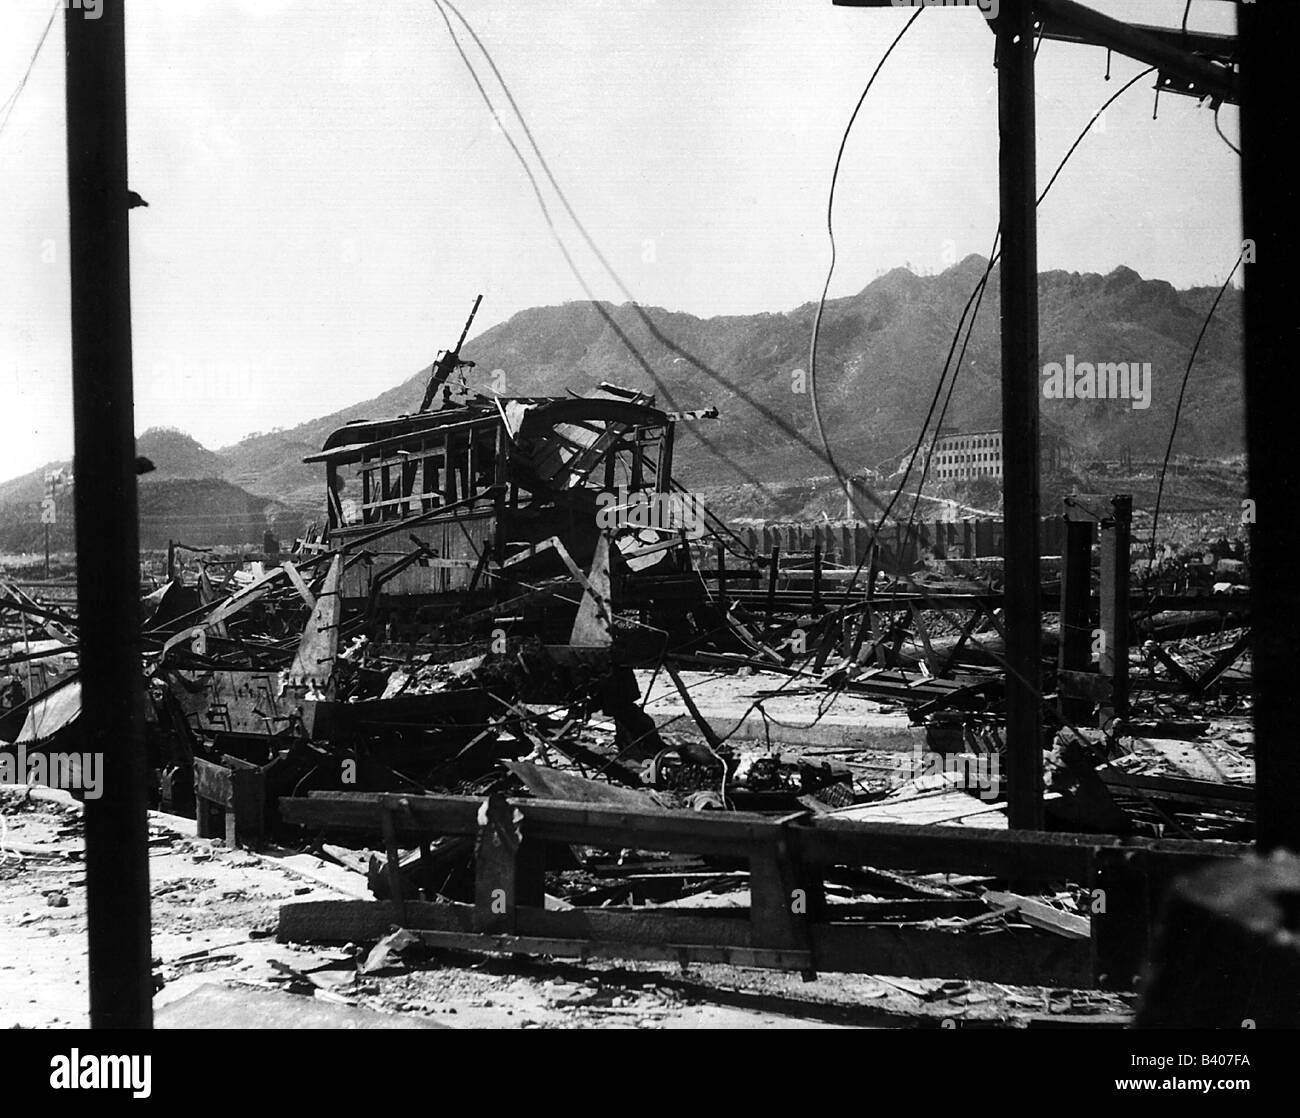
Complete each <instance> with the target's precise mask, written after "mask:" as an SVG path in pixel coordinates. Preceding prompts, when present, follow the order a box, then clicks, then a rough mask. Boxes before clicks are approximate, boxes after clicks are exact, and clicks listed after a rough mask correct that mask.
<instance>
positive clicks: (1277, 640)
mask: <svg viewBox="0 0 1300 1118" xmlns="http://www.w3.org/2000/svg"><path fill="white" fill-rule="evenodd" d="M1237 30H1238V34H1239V35H1240V37H1241V44H1242V61H1241V87H1242V113H1241V121H1242V137H1241V141H1242V142H1241V150H1242V203H1243V205H1242V208H1243V215H1242V227H1243V229H1244V232H1245V235H1246V237H1247V238H1249V239H1250V240H1251V241H1252V242H1253V243H1254V251H1253V253H1249V254H1248V255H1247V257H1246V260H1247V263H1246V264H1245V329H1244V330H1243V331H1242V336H1243V338H1244V340H1245V347H1246V392H1245V396H1246V446H1247V451H1248V460H1249V470H1250V491H1249V493H1247V494H1246V496H1247V497H1249V498H1250V500H1251V501H1253V502H1254V504H1253V506H1248V508H1249V510H1250V511H1251V512H1252V513H1253V518H1254V526H1253V528H1252V529H1251V536H1250V540H1251V544H1250V566H1251V572H1250V575H1251V577H1250V587H1251V624H1252V630H1253V634H1254V639H1253V644H1252V647H1251V656H1252V660H1251V672H1252V675H1253V677H1254V688H1255V768H1256V784H1255V795H1256V827H1257V830H1256V842H1257V843H1258V844H1259V846H1260V848H1261V849H1262V850H1271V849H1273V848H1274V847H1279V846H1287V847H1290V848H1291V849H1292V850H1300V812H1298V811H1296V808H1295V805H1296V803H1297V801H1300V750H1297V749H1296V743H1295V703H1294V695H1295V641H1296V634H1297V633H1300V581H1297V580H1296V577H1295V557H1296V555H1297V554H1300V519H1297V517H1296V516H1295V512H1294V495H1295V493H1296V492H1297V491H1298V487H1300V459H1298V458H1297V456H1296V453H1295V435H1294V432H1293V431H1292V430H1291V429H1290V424H1289V423H1288V422H1286V419H1285V417H1286V416H1289V415H1290V414H1292V410H1291V405H1289V404H1287V403H1286V402H1285V399H1286V391H1287V388H1288V386H1287V385H1286V384H1285V380H1286V378H1285V377H1282V378H1279V377H1277V375H1276V372H1277V370H1278V369H1279V368H1281V367H1282V366H1281V365H1279V364H1278V363H1279V362H1280V361H1284V360H1286V359H1287V355H1288V354H1293V353H1294V352H1295V347H1296V343H1297V340H1298V336H1300V330H1297V319H1296V314H1295V307H1296V303H1297V300H1298V299H1300V292H1298V291H1297V283H1296V276H1295V273H1294V267H1295V261H1296V259H1297V255H1296V254H1297V251H1298V250H1300V243H1298V242H1300V235H1298V230H1297V223H1296V221H1295V215H1294V213H1293V212H1292V205H1291V203H1290V202H1289V201H1288V200H1287V197H1286V194H1285V192H1281V191H1278V190H1277V183H1276V177H1277V165H1276V162H1275V157H1276V154H1277V152H1279V151H1287V150H1290V149H1291V148H1292V147H1293V146H1294V144H1295V142H1296V125H1297V118H1298V117H1300V113H1298V112H1297V107H1296V104H1295V94H1294V89H1293V88H1292V87H1293V85H1294V76H1293V75H1294V70H1295V62H1294V59H1293V58H1292V56H1291V55H1292V51H1293V50H1294V45H1295V43H1296V41H1297V36H1298V35H1300V4H1242V5H1240V6H1239V7H1238V8H1237ZM1252 259H1253V260H1254V261H1255V262H1253V263H1252V262H1251V261H1252Z"/></svg>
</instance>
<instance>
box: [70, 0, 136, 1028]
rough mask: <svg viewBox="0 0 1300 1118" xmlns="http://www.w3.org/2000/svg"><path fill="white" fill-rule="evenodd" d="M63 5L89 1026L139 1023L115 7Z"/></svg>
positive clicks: (122, 193) (126, 277) (122, 171)
mask: <svg viewBox="0 0 1300 1118" xmlns="http://www.w3.org/2000/svg"><path fill="white" fill-rule="evenodd" d="M90 14H91V13H90V12H88V11H87V10H85V9H82V8H81V7H80V6H77V5H73V4H68V5H67V6H66V12H65V18H64V27H65V30H66V44H67V78H66V97H67V117H68V119H67V130H68V216H69V242H70V259H71V278H72V406H73V421H74V423H75V435H74V447H75V454H76V462H75V471H76V472H75V478H76V483H75V484H76V488H75V494H74V497H75V509H76V518H77V521H76V523H77V617H78V622H79V628H80V641H81V679H82V682H81V717H80V720H79V721H80V726H81V730H82V734H83V735H84V739H85V741H84V745H83V748H84V749H86V750H90V751H93V752H96V753H100V754H102V757H103V761H102V767H101V770H100V771H101V773H102V774H103V783H102V795H101V796H100V797H99V798H97V799H93V800H92V799H87V800H86V806H85V826H86V905H87V913H88V922H89V932H88V938H89V948H90V950H89V955H90V1023H91V1027H92V1028H97V1029H103V1028H149V1027H150V1025H151V1024H152V1020H153V1006H152V996H153V988H152V980H151V974H150V943H149V859H148V846H147V841H148V832H147V814H146V813H147V803H146V799H145V758H144V719H143V712H144V705H143V704H144V690H143V678H142V674H141V668H140V609H139V596H140V567H139V540H138V537H137V525H136V478H135V417H134V406H133V398H132V391H131V272H130V255H129V240H128V234H127V178H126V170H127V160H126V42H125V13H124V10H123V2H122V0H105V2H104V3H102V4H101V5H99V7H98V9H97V10H95V11H94V13H93V14H94V16H95V18H88V17H89V15H90Z"/></svg>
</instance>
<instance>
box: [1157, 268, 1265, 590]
mask: <svg viewBox="0 0 1300 1118" xmlns="http://www.w3.org/2000/svg"><path fill="white" fill-rule="evenodd" d="M1245 258H1246V250H1245V249H1244V248H1243V249H1242V250H1241V252H1239V253H1238V254H1237V260H1236V263H1234V264H1233V265H1232V271H1230V272H1229V273H1228V278H1227V279H1225V280H1224V281H1223V284H1222V286H1221V287H1220V288H1219V291H1218V294H1216V295H1215V296H1214V302H1213V303H1211V304H1210V310H1209V313H1208V314H1206V316H1205V321H1204V322H1202V323H1201V330H1200V333H1199V334H1197V335H1196V342H1195V344H1194V345H1193V346H1192V352H1191V353H1190V354H1188V356H1187V368H1185V369H1184V370H1183V383H1182V385H1181V386H1180V387H1179V389H1178V403H1177V404H1176V405H1175V406H1174V422H1173V426H1171V427H1170V429H1169V442H1168V443H1167V444H1166V446H1165V457H1164V461H1163V462H1162V463H1161V464H1160V483H1159V485H1157V487H1156V503H1155V508H1154V510H1153V511H1152V514H1151V550H1150V554H1149V555H1148V557H1147V580H1148V581H1150V578H1151V568H1152V566H1153V565H1154V564H1155V561H1156V529H1157V528H1158V527H1159V524H1160V502H1161V500H1162V499H1163V498H1164V495H1165V472H1166V471H1167V470H1168V469H1169V459H1170V456H1171V455H1172V454H1173V451H1174V436H1175V435H1177V434H1178V421H1179V419H1181V418H1182V414H1183V398H1184V396H1186V394H1187V382H1188V380H1189V379H1190V378H1191V375H1192V365H1193V363H1194V362H1195V361H1196V354H1197V353H1198V352H1199V351H1200V348H1201V341H1202V339H1203V338H1204V337H1205V332H1206V331H1207V330H1208V329H1209V328H1210V322H1211V321H1212V320H1213V318H1214V312H1215V311H1216V310H1218V309H1219V301H1220V300H1221V299H1222V298H1223V293H1224V292H1225V291H1227V290H1228V284H1230V283H1231V282H1232V277H1233V276H1235V275H1236V274H1237V269H1238V268H1240V267H1241V262H1242V261H1243V260H1244V259H1245Z"/></svg>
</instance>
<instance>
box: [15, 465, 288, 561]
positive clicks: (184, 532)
mask: <svg viewBox="0 0 1300 1118" xmlns="http://www.w3.org/2000/svg"><path fill="white" fill-rule="evenodd" d="M139 494H140V546H141V547H142V548H145V549H149V550H153V549H157V548H164V547H166V546H167V541H168V540H177V541H180V542H183V543H188V544H192V545H195V546H208V545H211V544H224V545H234V546H240V545H243V546H248V545H252V546H257V547H260V546H261V544H262V535H263V533H264V532H265V531H266V527H267V523H268V520H270V519H274V520H275V526H276V531H277V532H280V533H282V534H283V535H284V536H285V537H286V539H290V538H291V537H292V534H293V533H295V532H297V531H298V530H299V529H300V527H301V525H300V524H299V523H298V522H297V520H296V519H293V518H292V517H290V516H289V515H287V511H286V509H285V507H284V505H282V504H281V503H280V502H278V501H268V500H267V498H265V497H258V496H254V495H253V494H252V493H248V492H245V491H244V490H243V489H240V488H239V487H238V486H234V485H231V484H230V483H229V482H227V481H221V480H219V479H217V478H207V479H177V478H171V479H163V480H162V481H154V482H150V483H147V484H144V483H142V484H141V485H140V489H139ZM55 513H56V517H57V519H56V523H55V524H54V525H53V527H52V528H51V529H50V547H51V549H52V550H54V551H70V550H72V549H73V548H74V547H75V546H76V535H75V533H74V531H73V521H74V513H73V498H72V494H71V492H65V493H63V494H61V495H60V496H58V497H57V498H56V499H55ZM44 547H45V525H44V524H42V523H41V519H40V503H39V499H35V500H31V501H6V502H3V503H0V551H5V552H35V551H41V550H42V549H43V548H44Z"/></svg>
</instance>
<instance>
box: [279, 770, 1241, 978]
mask: <svg viewBox="0 0 1300 1118" xmlns="http://www.w3.org/2000/svg"><path fill="white" fill-rule="evenodd" d="M281 812H282V814H283V816H284V818H285V819H286V820H287V821H289V822H293V823H297V824H299V825H302V826H303V827H307V828H311V829H313V830H317V831H330V832H340V833H351V834H354V835H356V834H362V835H376V836H381V837H382V839H383V841H384V842H385V843H387V844H388V846H389V849H390V858H391V857H394V856H396V852H397V849H398V846H399V845H400V844H403V843H405V844H408V845H421V846H422V848H426V849H427V844H428V843H429V841H430V840H431V839H432V838H435V837H440V836H446V835H455V836H473V837H474V838H475V839H476V840H477V848H478V852H479V853H478V858H477V859H476V870H475V897H476V901H475V903H474V904H455V903H451V904H449V903H437V904H433V903H429V902H427V901H422V900H416V899H414V898H407V897H404V896H402V895H401V894H400V892H399V893H398V894H397V895H395V896H393V897H391V898H390V900H388V901H327V902H304V903H299V904H287V905H285V906H284V907H283V908H282V909H281V916H280V925H279V930H278V933H277V934H278V936H279V938H280V939H281V940H284V941H299V940H308V941H326V940H327V941H353V942H355V941H363V940H370V939H377V938H380V937H381V936H383V935H384V934H385V933H386V932H387V931H388V930H389V929H390V928H391V927H393V926H399V927H403V928H406V929H408V930H412V931H416V932H418V933H419V934H420V935H421V936H422V937H423V938H424V939H425V941H426V942H427V943H428V944H429V945H430V946H437V947H460V948H471V949H475V950H499V951H509V952H512V953H520V954H555V955H560V956H566V957H571V956H576V957H581V958H588V957H596V956H608V957H618V958H637V959H646V958H653V959H666V960H670V961H679V962H683V963H685V962H691V961H699V962H708V961H714V962H717V961H721V962H731V963H734V964H737V965H745V966H759V967H775V968H781V969H790V970H799V971H802V972H804V973H805V974H813V973H815V972H817V971H854V972H872V973H880V974H896V975H911V976H920V977H934V976H943V975H954V976H961V977H965V978H982V979H987V980H989V981H1000V982H1009V983H1022V984H1035V985H1041V984H1043V983H1045V982H1047V983H1054V984H1061V985H1070V986H1076V987H1091V986H1098V987H1107V988H1119V989H1127V988H1131V986H1132V983H1133V982H1134V976H1135V975H1137V974H1138V973H1139V971H1140V968H1141V966H1142V963H1143V960H1144V959H1145V957H1146V951H1147V948H1148V937H1149V934H1150V931H1149V925H1150V915H1151V912H1152V909H1153V906H1154V904H1155V903H1156V901H1157V899H1158V897H1159V896H1160V895H1161V893H1162V892H1163V890H1164V888H1165V887H1166V886H1167V885H1168V883H1169V881H1170V880H1171V879H1172V878H1174V877H1176V876H1178V875H1180V874H1182V873H1185V872H1187V871H1188V870H1191V869H1195V868H1197V867H1199V866H1200V865H1202V864H1204V863H1206V862H1209V861H1216V860H1222V859H1231V858H1239V857H1243V856H1244V855H1245V854H1247V853H1248V851H1249V847H1246V846H1241V845H1235V844H1227V843H1207V842H1182V841H1176V840H1139V839H1121V838H1119V837H1116V836H1103V835H1076V834H1056V833H1047V832H1027V831H1016V832H980V831H972V830H967V829H964V828H955V827H913V826H908V825H905V824H887V823H860V822H851V821H844V820H836V819H833V818H825V817H818V816H816V815H812V814H802V815H800V816H799V817H798V818H793V819H792V818H784V819H772V818H769V817H765V816H762V815H754V814H749V813H742V812H729V813H706V814H700V813H697V812H683V811H648V810H640V809H637V808H634V807H621V806H620V807H617V808H612V807H608V806H603V805H593V804H589V803H565V802H560V801H537V800H530V799H520V798H509V799H507V798H505V797H489V798H488V799H486V800H484V799H479V798H476V797H461V796H403V795H365V794H352V793H332V794H329V793H326V794H316V795H312V796H309V797H306V798H294V799H287V800H283V801H282V802H281ZM547 844H571V845H576V846H582V847H603V848H608V849H620V848H625V847H628V846H631V847H634V848H636V849H646V850H666V851H675V852H687V853H693V854H702V855H708V856H710V857H713V858H719V859H733V860H735V861H736V862H738V863H742V864H747V865H748V867H749V883H750V894H751V904H750V908H749V910H748V913H747V914H744V915H741V916H724V915H722V914H709V915H706V916H700V915H683V914H681V913H676V912H648V911H646V910H645V909H631V910H629V909H618V908H603V909H596V910H590V909H579V910H563V911H548V910H547V908H546V907H545V905H544V904H543V903H542V899H543V885H542V875H543V873H544V872H545V853H544V852H545V849H546V848H547ZM837 866H849V867H855V866H870V867H873V868H901V869H908V870H912V871H921V872H926V871H931V872H938V871H943V872H949V873H954V872H955V873H968V874H980V875H989V876H993V877H997V878H1003V879H1014V880H1017V881H1021V882H1024V881H1032V880H1039V881H1062V880H1073V881H1077V882H1080V883H1084V884H1086V885H1087V886H1088V887H1089V888H1091V889H1094V890H1100V891H1101V893H1100V894H1098V895H1099V896H1101V897H1102V898H1103V903H1101V904H1100V905H1099V906H1094V909H1093V916H1092V920H1091V923H1090V929H1091V931H1090V935H1089V938H1088V939H1087V940H1081V939H1078V938H1076V936H1075V935H1073V934H1070V935H1067V936H1060V935H1052V934H1051V933H1041V934H1040V933H1039V932H1033V933H1022V932H1020V931H1017V930H1011V931H1009V933H993V934H989V933H983V934H976V933H972V932H965V933H963V932H960V931H956V932H954V931H944V930H934V929H917V928H899V927H881V926H871V925H866V924H863V923H862V922H860V921H854V920H852V919H847V920H845V919H837V918H836V916H837V912H836V909H837V907H838V906H834V905H828V904H827V903H826V900H825V893H824V879H825V875H826V874H827V873H828V872H829V870H830V868H831V867H837ZM394 880H397V879H396V877H395V878H394Z"/></svg>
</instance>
